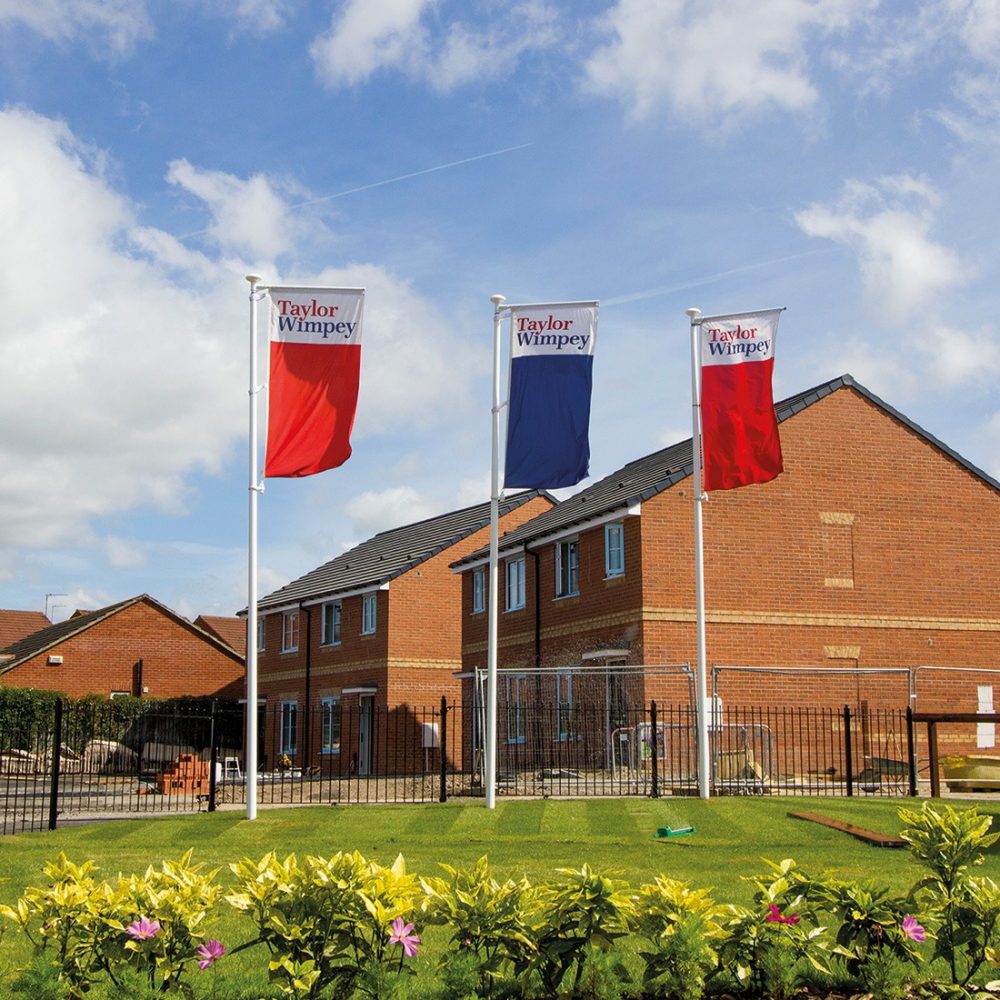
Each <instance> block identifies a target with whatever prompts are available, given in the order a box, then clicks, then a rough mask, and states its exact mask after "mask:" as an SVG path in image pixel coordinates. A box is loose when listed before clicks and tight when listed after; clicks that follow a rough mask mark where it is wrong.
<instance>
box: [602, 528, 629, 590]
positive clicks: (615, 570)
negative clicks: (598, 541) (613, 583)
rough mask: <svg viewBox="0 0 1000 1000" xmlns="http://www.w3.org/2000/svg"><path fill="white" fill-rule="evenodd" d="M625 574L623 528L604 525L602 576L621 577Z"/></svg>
mask: <svg viewBox="0 0 1000 1000" xmlns="http://www.w3.org/2000/svg"><path fill="white" fill-rule="evenodd" d="M624 573H625V526H624V525H623V524H621V523H620V522H619V523H617V524H606V525H605V526H604V575H605V576H606V577H611V576H623V575H624Z"/></svg>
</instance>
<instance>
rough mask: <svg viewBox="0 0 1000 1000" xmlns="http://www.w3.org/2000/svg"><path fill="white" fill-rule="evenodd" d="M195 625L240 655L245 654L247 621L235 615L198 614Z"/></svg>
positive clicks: (243, 655) (244, 655)
mask: <svg viewBox="0 0 1000 1000" xmlns="http://www.w3.org/2000/svg"><path fill="white" fill-rule="evenodd" d="M194 623H195V625H196V626H197V627H198V628H200V629H203V630H204V631H206V632H208V634H209V635H214V636H215V638H216V639H219V640H221V641H222V642H224V643H225V644H226V645H227V646H229V647H230V649H234V650H236V652H237V653H239V654H240V656H242V657H246V654H247V623H246V619H245V618H239V617H238V616H236V615H198V617H197V618H195V620H194Z"/></svg>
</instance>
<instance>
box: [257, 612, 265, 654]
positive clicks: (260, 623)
mask: <svg viewBox="0 0 1000 1000" xmlns="http://www.w3.org/2000/svg"><path fill="white" fill-rule="evenodd" d="M266 621H267V619H266V618H258V619H257V652H258V653H263V652H264V625H265V623H266Z"/></svg>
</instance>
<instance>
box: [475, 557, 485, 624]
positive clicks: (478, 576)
mask: <svg viewBox="0 0 1000 1000" xmlns="http://www.w3.org/2000/svg"><path fill="white" fill-rule="evenodd" d="M485 610H486V567H485V566H478V567H477V568H476V569H474V570H473V571H472V613H473V614H474V615H477V614H479V613H480V612H481V611H485Z"/></svg>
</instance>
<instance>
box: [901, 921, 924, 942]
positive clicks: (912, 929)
mask: <svg viewBox="0 0 1000 1000" xmlns="http://www.w3.org/2000/svg"><path fill="white" fill-rule="evenodd" d="M903 933H904V934H905V935H906V936H907V937H908V938H909V939H910V940H911V941H917V942H922V941H926V940H927V932H926V931H925V930H924V929H923V927H921V926H920V924H918V923H917V918H916V917H903Z"/></svg>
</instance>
